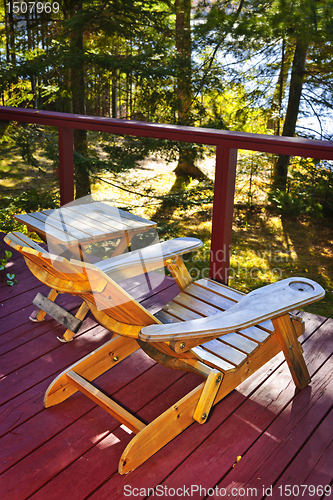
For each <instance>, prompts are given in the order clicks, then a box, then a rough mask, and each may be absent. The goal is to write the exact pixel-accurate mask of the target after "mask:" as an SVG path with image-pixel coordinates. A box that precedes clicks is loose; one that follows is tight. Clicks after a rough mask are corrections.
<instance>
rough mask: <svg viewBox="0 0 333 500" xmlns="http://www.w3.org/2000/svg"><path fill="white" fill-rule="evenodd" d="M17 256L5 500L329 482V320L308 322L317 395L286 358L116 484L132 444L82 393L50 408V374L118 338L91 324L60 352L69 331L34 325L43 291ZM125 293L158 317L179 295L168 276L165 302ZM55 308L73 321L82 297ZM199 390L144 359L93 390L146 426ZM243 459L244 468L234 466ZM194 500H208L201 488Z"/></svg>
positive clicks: (0, 492)
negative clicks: (298, 384) (298, 385)
mask: <svg viewBox="0 0 333 500" xmlns="http://www.w3.org/2000/svg"><path fill="white" fill-rule="evenodd" d="M13 253H14V256H13V257H14V258H13V259H12V262H13V265H12V266H11V269H13V272H15V271H14V269H16V275H17V276H18V278H19V284H18V285H15V287H12V288H10V289H9V287H8V289H7V287H2V288H0V303H1V304H3V305H2V306H1V308H0V317H1V320H0V321H1V327H0V328H1V331H0V498H3V499H5V500H7V499H10V500H25V499H27V498H33V499H35V500H39V499H44V498H47V499H58V498H61V499H62V500H67V499H68V500H75V499H77V500H83V499H88V498H92V499H95V500H103V499H108V500H110V499H113V498H128V497H127V496H125V490H124V487H125V486H126V485H127V488H131V489H133V488H145V489H146V490H147V491H148V488H156V487H159V488H161V487H164V488H184V487H191V485H198V486H199V487H200V486H201V488H205V489H206V493H207V491H208V489H209V488H215V487H216V486H217V487H218V488H225V489H226V492H227V494H228V493H230V492H231V488H232V487H235V486H236V487H238V488H240V487H243V488H247V487H253V488H257V496H255V497H254V498H264V495H263V493H262V487H263V485H265V487H269V486H271V485H272V486H273V490H272V495H273V496H272V497H270V496H268V497H267V498H276V499H277V498H284V497H283V496H280V495H279V493H280V490H279V486H280V487H284V486H285V485H286V484H290V485H298V484H305V485H315V486H320V485H323V486H325V485H326V484H329V482H332V478H333V472H332V465H331V464H332V453H333V444H332V431H331V429H332V415H333V411H332V399H333V398H332V396H333V381H332V379H333V375H332V373H333V370H332V368H333V365H332V362H333V361H332V356H331V355H332V352H333V320H330V319H329V320H326V318H322V317H320V316H315V315H310V314H308V313H302V315H303V317H304V318H305V320H306V332H305V334H304V336H303V337H302V339H301V340H302V342H303V348H304V352H305V358H306V361H307V364H308V367H309V371H310V374H311V376H312V382H311V385H310V387H308V388H306V389H305V390H303V391H301V392H300V393H298V394H297V393H296V392H295V388H294V385H293V383H292V381H291V377H290V373H289V371H288V368H287V366H286V363H285V362H284V358H283V355H282V354H279V355H278V356H276V357H275V358H274V359H272V360H271V361H270V362H269V363H267V364H266V365H265V366H263V367H262V368H261V369H260V370H258V371H257V372H256V373H255V374H254V375H253V376H252V377H250V378H249V379H247V380H246V381H245V382H243V383H242V384H241V385H240V386H239V387H238V388H237V390H235V391H233V392H232V393H231V394H230V395H229V396H228V397H227V398H225V399H224V400H223V401H221V402H220V403H219V404H218V405H217V406H216V407H214V410H213V411H212V414H211V416H210V418H209V420H208V422H207V423H206V424H204V425H199V424H196V423H195V424H193V425H192V426H190V427H189V428H188V429H186V431H184V432H183V433H182V434H181V435H180V436H178V437H177V438H175V439H174V440H173V441H172V442H171V443H169V444H168V445H167V446H165V447H164V448H163V449H162V450H160V451H159V452H158V453H157V454H156V455H154V456H153V457H151V458H150V459H149V460H148V461H147V462H146V463H145V464H143V465H142V466H141V467H139V468H138V469H137V470H135V471H133V472H132V473H130V474H129V475H126V476H120V475H119V474H118V472H117V467H118V461H119V458H120V456H121V453H122V451H123V449H124V448H125V446H126V443H127V442H128V441H129V440H130V439H131V435H129V434H128V433H127V432H126V431H125V430H124V429H123V428H122V427H121V426H120V425H119V424H118V422H117V421H116V420H115V419H113V418H112V417H111V416H110V415H108V414H107V413H106V412H104V411H103V410H101V409H100V408H99V407H97V406H96V405H95V404H94V403H92V402H91V401H90V400H89V399H88V398H86V397H84V396H83V395H81V394H79V393H78V394H75V395H73V396H72V397H71V398H69V399H68V400H67V401H65V402H64V403H62V404H61V405H58V406H56V407H53V408H49V409H44V408H43V396H44V393H45V390H46V388H47V387H48V385H49V383H50V382H51V381H52V380H53V379H54V377H55V376H56V375H57V374H58V373H59V372H61V371H62V370H63V369H64V368H66V367H67V366H69V365H70V364H72V363H73V362H75V361H76V360H78V359H80V358H81V357H82V356H84V355H85V354H87V353H89V352H91V351H92V350H93V349H95V348H96V347H98V346H99V345H101V344H102V343H104V342H105V341H106V340H108V339H109V338H110V333H109V332H108V331H107V330H105V329H104V328H103V327H101V326H100V325H98V324H97V323H96V321H95V320H94V319H93V318H92V317H91V316H88V318H87V319H86V320H85V322H84V323H83V325H82V327H81V330H80V331H79V332H78V334H76V336H75V340H74V341H73V342H71V343H68V344H61V343H59V342H58V340H57V339H56V337H57V336H61V335H62V334H63V332H64V330H65V329H64V327H63V326H62V325H59V324H58V323H57V322H56V321H54V320H52V319H51V318H49V317H46V319H45V321H43V322H41V323H32V322H30V321H29V319H28V315H29V314H30V313H31V312H32V311H33V310H34V306H33V305H32V304H31V300H32V299H33V298H34V296H35V295H36V293H37V292H38V291H41V290H43V291H42V293H44V294H45V293H47V288H46V287H43V286H42V285H40V284H39V282H38V281H37V280H35V278H33V277H32V276H31V274H30V271H29V270H28V269H27V268H26V267H25V264H24V262H23V259H22V258H21V257H20V256H19V255H16V253H15V252H13ZM152 279H153V280H154V279H155V278H154V276H152ZM156 279H157V278H156ZM123 284H124V286H125V287H126V289H127V290H128V291H129V293H131V294H132V295H133V296H134V297H135V298H137V299H139V300H140V301H142V303H143V304H144V305H145V307H149V309H150V310H151V311H152V312H155V311H157V310H158V309H159V308H160V307H161V305H164V304H165V303H166V302H167V301H168V300H170V298H171V297H172V296H173V295H176V294H177V293H178V288H177V286H176V285H174V284H173V282H172V280H171V279H170V278H169V277H166V278H165V279H164V280H163V282H162V283H160V284H159V287H158V293H157V294H156V293H155V294H152V292H151V291H150V290H149V287H147V286H146V281H145V279H144V278H143V277H140V278H135V279H133V280H127V282H126V283H123ZM57 302H58V303H60V304H63V305H65V306H66V308H67V309H68V310H71V311H72V312H74V311H75V310H76V308H77V307H78V305H79V303H80V300H79V299H77V298H73V297H71V296H69V295H66V294H64V295H61V296H59V297H58V299H57ZM200 382H201V378H200V377H198V376H197V375H195V374H190V373H185V372H177V371H173V370H170V369H168V368H165V367H163V366H160V365H157V364H156V363H155V362H154V361H152V360H151V359H150V358H148V357H147V356H146V355H145V354H144V353H143V352H142V351H141V350H138V351H136V352H135V353H133V354H132V355H131V356H130V358H128V359H126V360H124V361H123V362H122V363H120V364H119V365H117V366H116V367H114V368H113V369H112V370H110V371H109V372H107V373H105V374H104V375H102V376H101V377H99V379H97V381H96V383H97V385H98V386H100V387H101V388H102V389H103V390H104V391H106V392H107V393H109V394H111V395H112V397H114V398H115V400H117V401H118V400H119V401H120V402H121V403H122V404H124V405H125V406H126V407H127V408H128V409H130V410H131V411H133V412H134V413H136V415H137V416H138V418H141V419H142V420H143V421H145V422H149V421H151V420H152V419H154V418H155V417H156V416H157V415H159V414H160V413H161V412H162V411H164V410H165V409H166V408H168V407H169V406H171V404H173V403H174V402H176V401H177V400H178V399H180V398H181V397H182V396H183V395H184V394H186V393H188V392H189V391H190V390H191V389H192V388H193V387H195V386H196V385H198V384H199V383H200ZM237 456H242V459H241V460H240V461H239V462H238V463H237V464H236V465H235V463H236V460H237ZM233 465H235V466H234V467H233ZM259 478H260V479H259ZM324 483H325V484H324ZM127 491H128V490H127ZM136 491H137V492H138V491H139V490H136ZM142 491H143V490H142ZM170 491H172V490H170ZM319 491H320V490H319ZM241 493H243V492H242V491H241ZM139 498H144V496H142V495H140V497H139ZM159 498H168V497H167V496H165V495H164V496H161V495H159ZM169 498H170V496H169ZM175 498H177V497H175ZM179 498H182V497H181V496H179ZM184 498H185V497H184ZM191 498H198V499H199V498H200V499H201V498H205V494H204V490H202V491H201V492H200V491H198V492H193V494H192V496H191ZM209 498H215V499H217V498H221V496H216V495H213V496H210V497H209ZM230 498H250V497H246V496H244V495H243V494H239V495H238V496H237V495H234V494H233V495H232V496H230ZM285 498H286V497H285ZM288 498H292V496H291V497H288ZM295 498H297V497H295ZM303 498H310V496H309V497H306V496H303ZM311 498H320V496H316V495H314V496H311Z"/></svg>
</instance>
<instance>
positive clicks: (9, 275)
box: [7, 273, 15, 280]
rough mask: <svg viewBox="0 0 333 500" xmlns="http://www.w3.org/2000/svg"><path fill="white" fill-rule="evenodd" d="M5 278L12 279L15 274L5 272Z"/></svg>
mask: <svg viewBox="0 0 333 500" xmlns="http://www.w3.org/2000/svg"><path fill="white" fill-rule="evenodd" d="M7 278H8V279H9V280H13V279H14V278H15V274H10V273H7Z"/></svg>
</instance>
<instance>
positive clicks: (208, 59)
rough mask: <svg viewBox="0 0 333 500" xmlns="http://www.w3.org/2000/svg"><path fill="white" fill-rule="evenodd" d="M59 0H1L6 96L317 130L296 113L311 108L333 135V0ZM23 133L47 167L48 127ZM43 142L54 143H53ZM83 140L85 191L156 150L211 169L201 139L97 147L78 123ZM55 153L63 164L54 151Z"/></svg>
mask: <svg viewBox="0 0 333 500" xmlns="http://www.w3.org/2000/svg"><path fill="white" fill-rule="evenodd" d="M23 4H24V2H21V3H20V4H19V5H23ZM15 5H18V4H17V3H16V4H15ZM51 5H53V4H52V2H51ZM54 5H58V6H59V8H58V10H57V9H55V8H52V9H51V12H45V10H42V12H37V10H36V9H35V10H33V11H32V12H30V11H29V9H28V10H27V12H23V10H24V9H22V8H21V7H20V8H19V12H17V11H16V12H15V9H14V7H13V6H14V3H13V2H12V1H10V2H3V3H1V5H0V20H1V21H2V22H1V24H0V26H1V28H0V64H1V71H0V92H1V101H2V104H3V105H8V106H22V107H34V108H38V109H49V110H54V111H63V112H74V113H81V114H90V115H97V116H109V117H113V118H124V119H133V120H141V121H152V122H160V123H173V124H186V125H194V126H201V127H211V128H220V129H230V130H240V131H242V130H244V131H247V132H261V133H274V134H279V135H281V134H282V135H294V134H295V133H297V134H299V135H306V136H311V135H312V136H317V137H318V134H315V132H313V131H311V130H307V129H306V128H304V127H301V126H300V124H299V123H298V122H297V120H298V119H299V118H301V117H306V116H309V115H312V116H315V117H316V118H317V121H318V124H319V128H320V137H321V138H325V139H330V138H331V136H330V131H328V130H327V129H326V128H325V122H324V121H323V119H324V118H325V117H326V116H328V115H329V114H330V113H331V110H332V106H333V101H332V95H333V92H332V91H333V88H332V79H331V73H332V64H333V51H332V46H333V44H332V41H333V40H332V39H333V22H332V19H333V15H332V14H333V3H332V1H331V0H320V1H319V2H318V1H315V0H296V1H294V0H264V1H261V0H260V1H259V0H238V1H234V0H216V1H211V0H200V1H198V2H191V1H190V0H163V1H159V0H144V1H143V0H121V1H120V0H106V1H105V0H80V1H78V0H61V1H59V2H56V3H55V4H54ZM21 131H22V129H21V128H20V132H19V133H17V132H16V140H17V143H18V144H19V146H20V148H21V150H22V156H23V158H24V159H25V160H26V161H27V162H28V163H29V164H30V165H33V166H34V167H36V168H39V165H38V160H37V159H36V157H35V155H34V141H35V140H37V139H38V144H39V145H40V144H41V138H40V137H38V134H43V133H44V132H43V131H41V130H38V129H37V128H36V127H35V128H34V127H25V128H24V129H23V133H22V134H21ZM1 133H2V134H3V130H2V132H1ZM44 135H46V133H44ZM44 146H45V148H46V149H47V150H48V151H50V150H51V149H52V147H53V146H52V141H48V140H46V139H45V140H44ZM74 147H75V169H76V187H77V196H78V197H80V196H82V195H84V194H87V193H89V191H90V182H91V181H92V179H93V177H94V176H98V175H99V174H100V173H101V172H105V171H111V172H113V174H116V173H117V172H119V171H121V170H123V169H127V168H131V167H132V166H134V165H136V164H137V162H138V161H140V160H142V159H143V158H144V157H145V156H147V155H148V154H149V153H151V152H154V151H159V152H160V154H162V155H163V156H165V157H166V158H168V157H169V158H173V159H174V158H175V157H177V158H178V167H177V169H176V174H178V175H180V176H183V175H185V176H187V178H188V180H189V178H191V177H197V178H200V175H201V174H200V172H199V170H198V169H197V165H198V162H199V160H200V158H201V157H202V154H203V150H202V149H198V147H196V146H193V145H184V144H181V143H179V144H176V143H174V144H171V143H164V142H163V141H153V140H146V139H136V138H133V137H132V138H130V137H126V138H124V137H123V138H119V137H118V138H115V137H111V138H109V140H108V142H105V141H104V139H103V140H102V141H101V144H100V147H98V148H97V147H96V145H95V144H94V143H92V142H91V141H90V140H89V136H88V135H87V133H86V132H85V131H76V132H75V134H74ZM101 151H103V152H104V155H102V156H101V154H100V153H101ZM52 157H53V159H54V161H55V172H56V170H57V166H56V162H57V158H56V153H54V151H53V156H52ZM288 165H289V158H288V157H280V158H279V159H278V161H277V162H275V168H274V170H273V179H274V178H275V181H276V182H275V188H278V190H279V191H280V192H281V193H287V195H288V189H290V182H293V181H290V182H289V180H288ZM273 187H274V186H273ZM278 196H280V195H278V193H276V196H275V195H274V193H273V194H272V196H271V199H272V200H274V199H277V197H278ZM280 197H281V196H280Z"/></svg>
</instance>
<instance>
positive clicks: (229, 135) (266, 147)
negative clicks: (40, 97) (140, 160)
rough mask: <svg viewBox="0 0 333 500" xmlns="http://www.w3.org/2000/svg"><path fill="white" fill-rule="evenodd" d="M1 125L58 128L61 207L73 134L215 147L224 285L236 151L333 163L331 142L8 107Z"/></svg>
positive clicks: (219, 273) (215, 269)
mask: <svg viewBox="0 0 333 500" xmlns="http://www.w3.org/2000/svg"><path fill="white" fill-rule="evenodd" d="M0 120H14V121H21V122H27V123H38V124H40V125H50V126H53V127H58V131H59V174H60V200H61V204H62V205H64V204H66V203H68V202H70V201H72V200H73V198H74V167H73V130H74V129H85V130H98V131H102V132H108V133H112V134H120V135H121V134H125V135H133V136H138V137H155V138H160V139H168V140H172V141H183V142H192V143H196V144H208V145H212V146H216V171H215V188H214V205H213V220H212V237H211V260H210V276H211V277H212V278H213V279H216V280H218V281H221V282H223V283H227V281H228V269H229V262H230V249H231V233H232V216H233V205H234V190H235V177H236V164H237V150H238V149H247V150H252V151H260V152H266V153H276V154H285V155H290V156H302V157H307V158H316V159H323V160H333V142H330V141H314V140H307V139H299V138H294V137H278V136H273V135H259V134H250V133H245V132H230V131H227V130H213V129H204V128H195V127H182V126H177V125H165V124H158V123H146V122H136V121H125V120H116V119H112V118H102V117H95V116H83V115H73V114H68V113H55V112H50V111H37V110H34V109H23V108H9V107H4V106H0Z"/></svg>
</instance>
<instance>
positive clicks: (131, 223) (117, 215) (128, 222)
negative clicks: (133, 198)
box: [89, 202, 147, 230]
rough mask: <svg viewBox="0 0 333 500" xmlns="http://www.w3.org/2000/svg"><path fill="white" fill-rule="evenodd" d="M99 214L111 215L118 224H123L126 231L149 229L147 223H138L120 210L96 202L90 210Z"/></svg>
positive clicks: (90, 206)
mask: <svg viewBox="0 0 333 500" xmlns="http://www.w3.org/2000/svg"><path fill="white" fill-rule="evenodd" d="M90 208H91V210H93V211H94V212H97V213H102V215H106V216H107V215H109V216H110V217H111V216H112V218H114V219H115V220H116V221H117V222H119V223H121V224H123V225H124V226H125V227H126V229H128V230H133V229H145V228H146V227H147V221H144V222H142V221H138V220H135V219H133V218H129V217H126V212H121V211H120V210H119V209H118V208H115V207H111V206H110V205H106V204H105V203H101V202H95V203H92V204H91V205H89V209H90Z"/></svg>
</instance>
